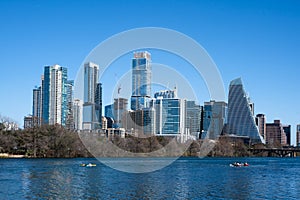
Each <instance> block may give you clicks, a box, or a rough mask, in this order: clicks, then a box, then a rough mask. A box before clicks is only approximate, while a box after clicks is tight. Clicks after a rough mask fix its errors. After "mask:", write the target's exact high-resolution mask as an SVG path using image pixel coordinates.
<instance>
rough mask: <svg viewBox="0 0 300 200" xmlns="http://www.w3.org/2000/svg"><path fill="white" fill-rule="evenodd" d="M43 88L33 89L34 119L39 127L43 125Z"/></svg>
mask: <svg viewBox="0 0 300 200" xmlns="http://www.w3.org/2000/svg"><path fill="white" fill-rule="evenodd" d="M42 105H43V104H42V88H41V86H39V87H36V88H34V89H33V101H32V117H33V118H35V120H34V121H36V122H37V124H34V125H37V126H40V125H41V123H42Z"/></svg>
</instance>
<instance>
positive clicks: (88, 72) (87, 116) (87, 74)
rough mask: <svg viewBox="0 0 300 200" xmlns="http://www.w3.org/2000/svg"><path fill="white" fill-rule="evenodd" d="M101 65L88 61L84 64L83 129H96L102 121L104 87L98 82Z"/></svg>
mask: <svg viewBox="0 0 300 200" xmlns="http://www.w3.org/2000/svg"><path fill="white" fill-rule="evenodd" d="M98 75H99V66H98V65H97V64H95V63H92V62H88V63H85V64H84V104H83V129H84V130H95V129H100V128H101V123H102V117H101V116H102V113H101V112H102V108H101V107H102V87H101V84H100V83H98Z"/></svg>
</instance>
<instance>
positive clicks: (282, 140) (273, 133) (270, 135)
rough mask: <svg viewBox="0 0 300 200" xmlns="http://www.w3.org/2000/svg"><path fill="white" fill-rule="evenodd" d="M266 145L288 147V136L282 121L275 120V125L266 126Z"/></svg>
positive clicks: (268, 124)
mask: <svg viewBox="0 0 300 200" xmlns="http://www.w3.org/2000/svg"><path fill="white" fill-rule="evenodd" d="M266 127H267V128H266V143H267V144H268V145H275V146H278V145H286V144H287V142H286V135H285V132H284V130H283V126H282V124H281V123H280V120H274V123H267V124H266Z"/></svg>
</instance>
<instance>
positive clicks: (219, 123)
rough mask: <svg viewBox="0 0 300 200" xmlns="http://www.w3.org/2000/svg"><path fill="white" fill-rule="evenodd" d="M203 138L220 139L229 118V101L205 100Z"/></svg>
mask: <svg viewBox="0 0 300 200" xmlns="http://www.w3.org/2000/svg"><path fill="white" fill-rule="evenodd" d="M203 111H204V114H203V135H202V139H204V138H207V139H218V138H219V136H220V135H221V133H222V131H223V128H224V125H225V124H226V119H227V103H226V102H224V101H214V100H211V101H210V102H204V109H203Z"/></svg>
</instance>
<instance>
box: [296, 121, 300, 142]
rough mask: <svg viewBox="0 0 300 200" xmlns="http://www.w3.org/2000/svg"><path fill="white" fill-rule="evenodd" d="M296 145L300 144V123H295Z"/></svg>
mask: <svg viewBox="0 0 300 200" xmlns="http://www.w3.org/2000/svg"><path fill="white" fill-rule="evenodd" d="M296 145H297V146H298V147H299V146H300V124H298V125H297V128H296Z"/></svg>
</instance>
